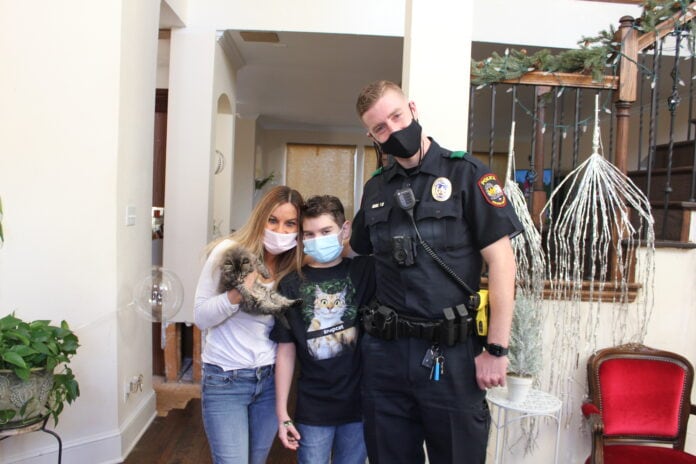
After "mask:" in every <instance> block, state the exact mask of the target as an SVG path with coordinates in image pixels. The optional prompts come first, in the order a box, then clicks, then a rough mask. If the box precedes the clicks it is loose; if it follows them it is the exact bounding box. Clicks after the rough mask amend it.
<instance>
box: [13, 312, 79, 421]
mask: <svg viewBox="0 0 696 464" xmlns="http://www.w3.org/2000/svg"><path fill="white" fill-rule="evenodd" d="M50 322H51V321H47V320H36V321H31V322H25V321H23V320H21V319H19V318H17V317H15V315H14V313H11V314H8V315H7V316H5V317H3V318H2V319H0V371H5V372H6V373H9V372H11V373H13V374H14V375H16V376H17V377H18V378H19V379H21V380H22V381H28V380H29V377H30V375H31V374H32V373H33V372H34V371H37V370H40V369H45V371H46V372H48V373H53V383H52V386H51V389H50V391H49V392H48V399H47V401H46V405H45V407H46V411H47V414H50V415H51V416H53V420H54V422H55V423H56V424H57V423H58V415H59V414H60V413H61V412H62V411H63V406H64V404H65V402H66V401H67V402H68V404H70V403H72V402H73V401H74V400H75V399H76V398H77V397H78V396H80V387H79V384H78V383H77V380H75V375H74V374H73V372H72V369H70V367H69V366H68V363H69V362H70V358H71V357H72V356H73V355H74V354H75V353H76V352H77V348H78V347H79V346H80V345H79V343H78V339H77V336H76V335H75V334H74V333H73V331H72V330H70V327H69V326H68V323H67V322H65V321H62V322H61V324H60V326H53V325H51V323H50ZM31 401H34V402H35V401H36V399H35V398H33V397H32V398H29V399H27V401H26V402H25V403H24V405H23V406H22V407H21V409H20V410H19V414H20V417H22V416H24V413H25V410H26V408H27V406H28V404H29V403H30V402H31ZM16 415H17V411H15V410H12V409H0V425H2V424H6V423H8V422H10V421H12V420H13V419H14V418H15V416H16Z"/></svg>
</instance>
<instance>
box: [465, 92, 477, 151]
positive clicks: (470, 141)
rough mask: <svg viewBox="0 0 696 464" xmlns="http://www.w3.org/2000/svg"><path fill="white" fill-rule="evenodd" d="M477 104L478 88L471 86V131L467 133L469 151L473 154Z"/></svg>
mask: <svg viewBox="0 0 696 464" xmlns="http://www.w3.org/2000/svg"><path fill="white" fill-rule="evenodd" d="M475 102H476V87H475V86H473V85H470V86H469V130H468V132H467V134H466V135H467V151H468V152H469V154H472V153H473V152H474V151H473V148H474V135H473V134H474V104H475Z"/></svg>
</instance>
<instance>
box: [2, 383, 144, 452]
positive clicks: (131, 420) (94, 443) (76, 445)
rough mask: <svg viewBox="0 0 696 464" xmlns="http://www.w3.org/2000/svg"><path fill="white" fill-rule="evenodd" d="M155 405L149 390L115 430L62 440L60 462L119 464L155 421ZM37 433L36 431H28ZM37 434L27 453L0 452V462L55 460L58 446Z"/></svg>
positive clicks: (48, 437)
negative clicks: (36, 443)
mask: <svg viewBox="0 0 696 464" xmlns="http://www.w3.org/2000/svg"><path fill="white" fill-rule="evenodd" d="M155 403H156V398H155V392H154V391H150V393H149V394H148V395H144V396H143V397H142V400H141V402H140V403H139V404H138V405H137V406H136V407H135V408H134V409H133V412H132V414H130V415H129V416H128V417H127V418H126V420H125V421H124V422H123V424H121V426H120V428H119V429H117V430H113V431H111V432H106V433H101V434H94V435H85V436H84V437H83V438H80V439H77V440H71V441H67V442H66V441H63V462H89V463H93V464H119V463H122V462H123V460H124V459H125V457H126V456H128V453H130V452H131V450H132V449H133V448H134V447H135V445H136V444H137V443H138V440H139V439H140V438H141V437H142V436H143V434H144V433H145V432H146V431H147V428H148V427H149V426H150V424H151V423H152V421H153V420H154V419H155V417H156V415H157V414H156V409H155ZM85 432H88V430H85ZM37 433H40V432H32V434H37ZM41 435H45V436H46V438H45V439H42V440H41V445H40V446H38V447H36V446H32V448H31V450H28V451H26V452H24V453H20V454H16V455H13V456H4V455H2V453H0V456H1V457H2V459H1V461H2V462H3V463H7V464H55V463H56V462H57V460H58V443H57V442H56V440H55V438H53V437H50V436H48V435H47V434H41Z"/></svg>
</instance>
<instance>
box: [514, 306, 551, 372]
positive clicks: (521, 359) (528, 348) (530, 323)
mask: <svg viewBox="0 0 696 464" xmlns="http://www.w3.org/2000/svg"><path fill="white" fill-rule="evenodd" d="M542 325H543V320H542V318H541V311H540V308H539V302H535V301H534V300H533V299H532V298H529V297H528V296H524V295H521V294H520V293H518V296H517V298H516V300H515V312H514V313H513V316H512V328H511V330H510V353H509V355H508V358H509V360H510V364H509V365H508V372H509V373H510V374H513V375H517V376H519V377H534V376H536V375H537V374H538V373H539V371H541V366H542V356H543V351H542V348H543V347H542V342H543V340H542Z"/></svg>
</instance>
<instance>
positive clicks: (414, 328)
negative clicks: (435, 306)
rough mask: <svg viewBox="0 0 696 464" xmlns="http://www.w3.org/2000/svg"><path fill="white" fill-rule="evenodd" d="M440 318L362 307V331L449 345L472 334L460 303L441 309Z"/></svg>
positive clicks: (385, 338) (382, 336)
mask: <svg viewBox="0 0 696 464" xmlns="http://www.w3.org/2000/svg"><path fill="white" fill-rule="evenodd" d="M442 314H443V316H444V317H443V318H442V319H421V318H416V317H410V316H404V315H402V314H399V313H397V312H396V311H394V310H393V309H392V308H390V307H389V306H384V305H380V304H376V303H374V304H371V305H370V306H368V307H365V308H362V322H363V327H364V328H365V331H366V332H367V333H368V334H370V335H372V336H373V337H377V338H381V339H383V340H398V339H400V338H420V339H423V340H428V341H430V342H433V343H440V344H443V345H447V346H452V345H454V344H456V343H460V342H463V341H465V340H466V339H467V338H468V337H469V335H471V334H472V333H473V326H474V323H473V319H472V317H471V316H470V315H469V313H468V311H467V310H466V306H465V305H464V304H460V305H457V306H454V307H452V308H445V309H443V310H442Z"/></svg>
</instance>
